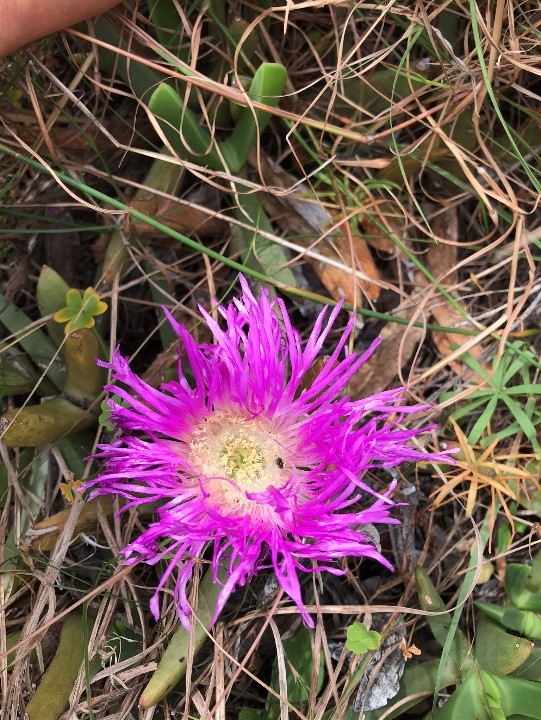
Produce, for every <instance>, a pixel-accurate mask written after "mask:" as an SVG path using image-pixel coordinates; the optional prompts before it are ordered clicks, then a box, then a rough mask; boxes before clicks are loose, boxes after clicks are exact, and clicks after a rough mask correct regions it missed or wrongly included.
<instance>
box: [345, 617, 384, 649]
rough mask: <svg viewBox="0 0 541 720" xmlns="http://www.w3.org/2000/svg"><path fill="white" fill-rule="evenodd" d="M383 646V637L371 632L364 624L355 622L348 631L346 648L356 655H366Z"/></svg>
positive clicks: (373, 631) (374, 631)
mask: <svg viewBox="0 0 541 720" xmlns="http://www.w3.org/2000/svg"><path fill="white" fill-rule="evenodd" d="M380 645H381V635H380V634H379V632H376V630H369V629H368V628H367V627H366V625H365V624H364V623H360V622H354V623H352V624H351V625H350V626H349V627H348V629H347V631H346V647H347V649H348V650H350V651H351V652H352V653H355V654H356V655H364V654H365V653H366V652H368V651H369V650H377V649H378V648H379V646H380Z"/></svg>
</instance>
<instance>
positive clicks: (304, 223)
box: [258, 157, 381, 305]
mask: <svg viewBox="0 0 541 720" xmlns="http://www.w3.org/2000/svg"><path fill="white" fill-rule="evenodd" d="M258 167H259V169H260V172H261V173H262V175H263V179H264V181H265V183H266V184H267V185H269V186H274V187H279V188H289V187H292V186H295V187H296V188H297V190H296V191H295V192H290V193H287V194H284V195H280V196H279V195H277V194H272V193H270V192H269V193H260V197H261V199H262V202H263V205H264V207H265V210H266V211H267V213H268V215H269V216H270V217H271V218H272V220H273V221H274V222H275V223H276V225H278V227H279V228H280V229H281V230H283V232H284V233H286V234H287V237H288V238H290V239H292V240H293V241H294V242H295V243H296V244H297V245H302V247H305V248H309V249H310V250H314V252H316V253H317V254H318V255H319V256H321V257H322V258H326V259H328V260H330V261H331V263H333V264H331V263H327V262H325V260H323V259H321V258H314V257H310V256H309V255H306V256H305V259H306V261H307V262H308V263H310V265H311V266H312V268H313V269H314V272H315V273H316V275H317V276H318V277H319V279H320V280H321V282H322V283H323V284H324V285H325V287H326V288H327V289H328V291H329V293H330V295H331V296H332V297H333V298H334V299H335V300H340V299H341V298H345V300H346V302H347V303H349V304H350V305H358V304H359V295H358V292H356V286H355V284H356V283H357V284H358V288H359V289H360V290H361V292H362V293H364V294H365V295H366V297H367V298H368V299H369V300H371V301H376V300H377V299H378V297H379V294H380V285H379V283H380V281H381V276H380V273H379V270H378V268H377V266H376V264H375V262H374V259H373V257H372V254H371V252H370V249H369V248H368V245H367V244H366V242H365V240H364V238H363V237H361V236H359V235H352V233H351V230H350V227H349V223H348V221H343V222H342V224H341V225H338V227H337V229H336V230H333V232H330V233H329V232H328V229H329V227H331V226H332V225H333V218H332V216H331V215H330V214H329V213H328V212H327V210H326V209H325V208H324V207H323V205H322V204H321V203H320V202H319V201H318V199H317V197H316V196H315V195H313V194H312V195H309V193H310V190H309V187H308V186H307V185H306V184H304V183H299V182H298V181H297V179H296V178H294V177H293V176H292V175H290V174H289V173H286V172H285V171H284V170H282V168H280V166H279V165H277V164H276V163H274V162H273V161H272V160H270V159H269V158H265V157H260V158H259V166H258ZM341 228H343V229H342V232H340V229H341ZM352 250H353V257H352ZM337 265H340V266H341V267H338V266H337ZM350 268H353V269H354V270H356V271H358V272H359V273H361V274H362V277H359V276H358V275H357V276H354V275H353V273H352V272H350V270H349V269H350ZM372 280H373V281H374V282H371V281H372Z"/></svg>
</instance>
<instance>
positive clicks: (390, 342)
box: [348, 293, 424, 400]
mask: <svg viewBox="0 0 541 720" xmlns="http://www.w3.org/2000/svg"><path fill="white" fill-rule="evenodd" d="M420 299H421V296H420V294H419V293H414V294H413V295H412V296H411V300H407V301H406V302H405V303H403V304H402V305H400V306H399V307H398V308H396V309H395V310H393V315H394V316H396V317H401V318H404V319H407V320H410V319H411V318H412V317H413V316H414V314H415V312H416V308H417V304H418V302H419V301H420ZM423 336H424V330H423V328H418V327H414V326H410V327H407V326H406V325H398V323H393V322H390V323H387V325H386V326H385V327H384V328H383V330H382V331H381V333H380V337H381V344H380V346H379V347H378V349H377V350H376V352H375V353H374V354H373V355H372V357H371V358H370V359H369V360H367V362H365V363H364V365H362V366H361V367H360V368H359V370H358V372H357V373H356V374H355V375H354V376H353V377H352V378H351V380H350V381H349V385H348V390H349V394H350V395H351V397H352V399H354V400H358V399H360V398H365V397H368V396H369V395H373V394H375V393H378V392H381V391H382V390H386V389H387V388H388V387H390V386H391V385H392V383H393V381H394V379H395V377H396V376H397V375H398V372H399V369H400V368H399V366H398V363H397V362H396V360H395V358H397V359H399V360H400V363H401V366H403V365H405V364H406V363H407V362H408V361H409V360H410V359H411V357H412V356H413V354H414V352H415V351H416V349H417V348H418V347H419V344H420V343H421V342H422V341H423Z"/></svg>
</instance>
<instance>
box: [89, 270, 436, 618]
mask: <svg viewBox="0 0 541 720" xmlns="http://www.w3.org/2000/svg"><path fill="white" fill-rule="evenodd" d="M240 283H241V287H242V294H241V296H240V298H239V299H235V300H234V301H233V302H231V303H230V304H229V305H226V306H223V307H219V308H218V310H219V313H220V315H221V317H222V321H223V322H222V324H219V323H217V322H216V321H215V320H214V319H213V318H212V317H211V316H210V315H209V314H208V313H207V312H206V311H205V310H204V309H202V308H201V309H200V310H201V314H202V316H203V318H204V320H205V321H206V323H207V325H208V327H209V328H210V330H211V332H212V334H213V335H214V342H212V343H205V344H197V343H196V342H195V340H194V339H193V338H192V337H191V335H190V334H189V332H188V331H187V329H186V328H185V327H184V326H182V325H179V324H178V323H177V322H176V321H175V320H174V319H173V318H172V317H171V316H170V315H169V314H168V317H169V321H170V322H171V324H172V326H173V328H174V330H175V331H176V332H177V334H178V336H179V338H180V340H181V343H182V345H183V349H182V350H181V351H179V363H178V374H179V379H178V381H171V382H168V383H164V384H163V385H161V386H160V388H159V389H155V388H153V387H151V386H150V385H148V384H146V383H145V382H144V381H143V380H141V379H140V378H139V377H138V376H137V375H136V374H135V373H133V372H132V371H131V370H130V368H129V365H128V362H127V360H126V359H125V358H124V357H122V355H121V354H120V352H119V351H118V350H117V351H116V352H115V353H114V356H113V359H112V362H111V363H110V364H104V365H105V367H109V368H111V371H112V378H113V384H112V385H111V386H109V387H108V389H109V390H110V391H111V392H112V393H114V396H113V397H112V398H110V399H109V400H108V405H109V408H110V411H111V414H110V417H109V421H110V422H111V424H112V425H113V427H114V428H115V429H116V430H117V431H118V437H117V439H116V440H114V441H113V442H112V443H110V444H104V445H101V446H100V449H99V450H100V452H99V456H100V457H101V458H102V459H103V460H104V462H105V464H104V467H103V470H102V472H101V474H100V475H99V476H98V477H96V478H95V479H93V480H91V481H90V482H89V483H87V485H86V487H87V488H90V489H91V492H90V497H94V496H96V495H105V494H107V495H111V494H112V495H118V496H120V497H121V498H123V499H124V500H125V501H126V503H125V504H124V509H127V508H132V507H136V506H138V505H147V506H148V503H156V505H157V510H156V519H155V521H154V522H151V523H150V524H149V525H148V527H146V529H144V530H143V532H142V533H141V534H140V535H139V536H138V537H136V538H135V539H134V540H133V541H132V542H131V543H130V544H129V545H127V547H125V548H124V550H123V551H122V555H123V556H124V562H125V563H126V564H133V563H135V562H137V561H138V560H143V561H145V562H146V563H148V564H150V565H155V564H157V563H158V562H160V561H162V560H163V561H164V562H165V564H166V569H165V572H164V573H163V575H162V577H161V579H160V581H159V583H158V586H157V588H156V592H155V594H154V596H153V598H152V600H151V610H152V612H153V614H154V616H155V617H156V618H158V617H159V615H160V608H159V593H160V591H161V590H162V588H163V587H164V586H165V585H166V583H167V582H168V581H169V578H171V577H173V578H174V599H175V604H176V607H177V611H178V615H179V618H180V620H181V622H182V623H183V624H184V625H185V627H189V616H190V613H191V610H190V607H189V604H188V598H187V586H188V583H189V581H190V579H191V577H192V573H193V570H194V565H195V560H193V558H200V557H202V555H203V552H204V551H205V548H207V546H208V545H209V544H210V545H211V547H212V552H211V563H212V570H213V574H214V578H215V579H216V578H217V572H218V569H219V568H220V567H221V568H223V569H225V570H226V571H227V575H228V579H227V581H226V582H225V583H224V584H223V587H222V589H221V592H220V595H219V599H218V603H217V607H216V612H215V615H214V620H215V619H216V618H217V616H218V614H219V613H220V611H221V610H222V608H223V606H224V604H225V602H226V601H227V598H228V597H229V596H230V594H231V593H232V591H233V590H234V589H235V588H236V587H238V586H241V585H244V584H245V583H246V582H247V581H248V580H249V579H250V578H251V577H252V576H253V575H254V574H255V573H257V572H258V570H260V569H263V568H271V569H273V570H274V572H275V574H276V578H277V580H278V582H279V583H280V585H281V586H282V588H283V589H284V590H285V592H286V593H287V594H288V595H289V596H290V597H291V598H292V600H293V601H294V602H295V603H296V604H297V606H298V608H299V611H300V613H301V615H302V617H303V618H304V620H305V622H306V624H307V625H309V626H311V627H313V621H312V618H311V617H310V615H309V614H308V612H307V610H306V608H305V606H304V602H303V597H302V591H301V586H300V582H299V575H300V574H302V573H310V572H315V571H328V572H331V573H334V574H335V575H339V574H341V573H342V572H343V571H342V570H340V569H339V568H338V567H337V566H336V565H335V564H334V562H335V561H336V560H339V559H340V558H343V557H345V556H353V557H368V558H372V559H374V560H378V561H379V562H381V563H382V564H383V565H385V566H386V567H388V568H391V566H390V564H389V562H388V561H387V560H386V559H385V558H384V557H383V556H382V555H381V553H380V552H379V551H378V550H377V549H376V548H375V547H374V546H373V545H372V544H371V542H370V540H369V537H368V536H367V535H365V534H364V533H363V530H362V528H363V525H365V524H367V523H387V524H389V523H398V519H397V518H393V517H391V515H390V513H391V511H392V510H393V508H394V503H393V501H392V500H391V494H392V491H393V489H394V487H395V483H392V484H391V486H390V487H389V488H388V489H387V490H385V491H384V492H381V493H380V492H377V491H376V490H374V489H372V488H371V487H370V486H369V485H367V484H366V483H365V481H364V480H363V474H364V472H365V471H366V470H367V469H369V468H374V467H378V466H380V467H381V466H383V467H390V466H394V465H397V464H399V463H401V462H404V461H416V460H419V459H421V458H423V459H425V460H426V458H427V456H426V454H425V453H424V452H422V451H421V450H419V449H417V448H415V447H413V446H412V445H411V444H410V443H409V441H410V440H411V438H413V437H415V436H416V435H418V434H419V433H420V432H421V431H420V430H405V429H403V427H402V421H403V419H404V416H405V415H407V414H409V413H412V412H417V411H418V410H420V409H422V408H421V407H420V406H409V405H406V404H405V403H403V402H401V401H400V398H401V396H402V394H403V389H400V388H399V389H393V390H388V391H386V392H382V393H378V394H377V395H374V396H372V397H368V398H365V399H363V400H356V401H352V400H350V399H349V397H348V396H347V395H346V394H345V390H346V388H347V384H348V381H349V380H350V378H351V377H352V376H353V375H354V374H355V373H356V372H357V370H358V369H359V368H360V367H361V365H362V364H363V363H364V362H365V361H366V360H367V358H368V357H370V355H371V354H372V353H373V352H374V350H375V349H376V347H377V345H378V343H379V341H376V342H374V343H373V344H372V346H371V347H370V348H369V349H368V350H367V351H366V352H365V353H364V354H362V355H356V354H353V353H352V354H348V353H347V352H346V344H347V341H348V338H349V336H350V334H351V332H352V330H353V324H354V317H351V319H350V321H349V322H348V324H347V327H346V329H345V330H344V332H343V334H342V336H341V338H340V340H339V341H338V344H337V345H336V348H335V349H334V352H332V354H331V355H330V356H329V358H328V360H327V362H325V363H323V364H320V367H319V368H318V371H317V372H316V373H313V368H314V363H315V361H316V359H317V358H318V356H319V355H320V353H321V352H322V349H323V345H324V343H325V341H326V340H327V338H328V335H329V333H330V331H331V328H332V326H333V324H334V322H335V320H336V318H337V316H338V314H339V312H340V309H341V305H340V304H338V305H337V306H336V307H335V308H334V309H333V310H332V311H329V309H328V308H324V309H323V311H322V312H321V314H320V315H319V317H318V318H317V320H316V322H315V325H314V328H313V330H312V332H311V334H310V336H309V337H308V339H307V340H306V342H305V343H304V347H303V343H302V341H301V337H300V335H299V333H298V332H297V331H296V330H295V329H294V328H293V327H292V325H291V321H290V319H289V316H288V313H287V310H286V307H285V304H284V302H283V301H282V300H281V299H278V298H275V299H271V298H270V297H269V295H268V292H267V291H266V290H263V291H262V292H261V295H260V297H259V298H256V297H255V296H254V295H253V294H252V291H251V290H250V287H249V285H248V283H247V281H246V280H245V278H243V277H242V276H241V278H240ZM166 312H167V311H166ZM188 366H189V371H190V372H189V377H191V378H193V379H192V380H191V381H189V380H188V376H187V375H188V374H187V373H186V374H185V368H186V370H187V369H188ZM311 373H312V374H311ZM443 457H444V456H442V455H440V456H438V455H433V456H432V459H433V460H442V459H443ZM447 461H448V459H447ZM186 558H190V559H186Z"/></svg>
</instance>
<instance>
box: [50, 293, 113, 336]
mask: <svg viewBox="0 0 541 720" xmlns="http://www.w3.org/2000/svg"><path fill="white" fill-rule="evenodd" d="M106 310H107V303H105V302H103V300H100V296H99V295H98V293H97V292H96V291H95V290H94V288H91V287H88V288H87V289H86V290H85V293H84V295H81V293H80V292H79V291H78V290H76V289H75V288H70V289H69V290H68V292H67V293H66V306H65V307H63V308H61V309H60V310H58V311H57V312H55V314H54V320H55V321H56V322H57V323H66V325H65V326H64V333H65V334H66V335H69V334H70V333H73V332H77V330H82V329H83V328H92V327H94V325H95V324H96V320H95V319H94V318H95V317H97V316H98V315H102V314H103V313H104V312H105V311H106Z"/></svg>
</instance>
